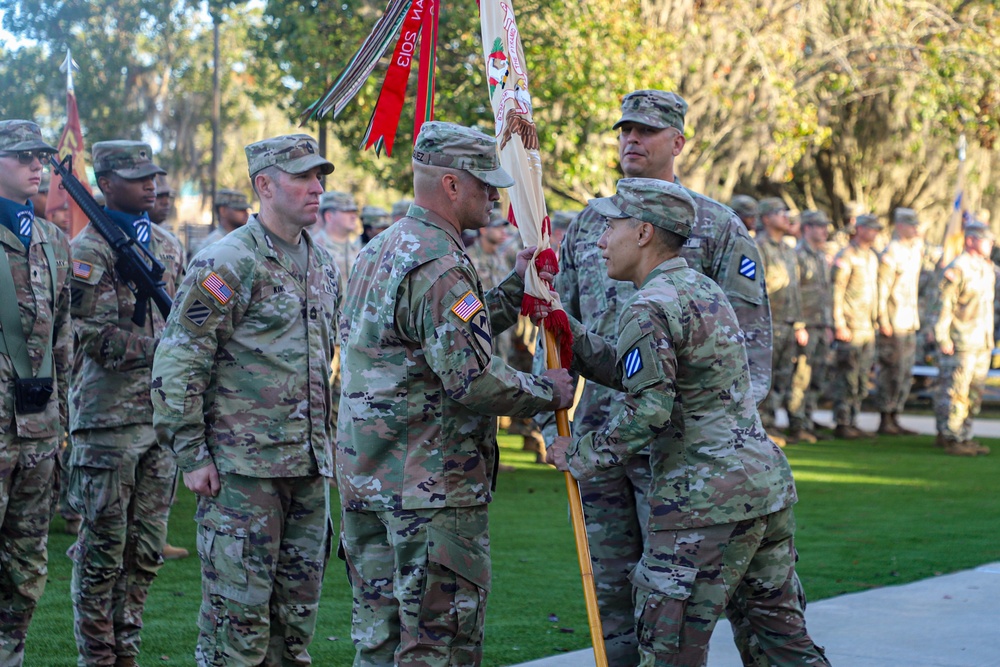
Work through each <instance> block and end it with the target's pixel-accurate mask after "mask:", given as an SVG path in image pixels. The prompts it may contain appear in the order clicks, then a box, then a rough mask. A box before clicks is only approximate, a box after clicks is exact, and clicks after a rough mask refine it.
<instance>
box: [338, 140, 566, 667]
mask: <svg viewBox="0 0 1000 667" xmlns="http://www.w3.org/2000/svg"><path fill="white" fill-rule="evenodd" d="M413 171H414V175H413V182H414V193H415V203H414V204H413V205H412V206H410V208H409V214H408V215H407V216H406V217H404V218H403V219H401V220H400V221H399V222H397V223H396V224H394V225H393V226H392V227H391V228H390V229H389V230H388V231H387V232H386V233H384V234H382V235H380V236H379V237H377V238H376V239H374V240H373V241H372V242H371V243H369V244H368V245H367V246H366V247H365V249H364V250H362V251H361V255H360V256H359V257H358V262H357V264H356V265H355V267H354V273H353V274H352V275H351V280H350V281H349V283H348V287H347V295H346V298H345V301H344V313H343V318H342V320H341V322H342V329H341V348H342V349H343V350H345V353H344V360H343V367H342V368H343V374H344V386H343V391H342V393H341V401H342V405H341V412H340V420H339V422H338V427H337V431H338V432H337V482H338V487H339V489H340V498H341V503H342V507H343V514H342V518H343V521H342V525H343V529H342V542H343V547H344V551H345V554H346V557H347V566H348V574H349V578H350V581H351V587H352V589H353V593H354V611H353V621H352V629H351V635H352V637H353V639H354V644H355V646H356V647H357V655H356V657H355V660H354V665H355V666H356V667H370V666H375V665H378V666H389V665H407V666H411V665H412V666H418V665H419V666H421V667H437V666H440V667H446V666H450V665H463V666H464V665H478V664H480V661H481V659H482V641H483V619H484V613H485V605H486V598H487V594H488V592H489V589H490V585H491V579H490V552H489V544H490V543H489V531H488V525H487V504H488V503H489V502H490V500H491V499H492V495H493V483H494V481H495V470H496V465H497V462H498V458H497V455H498V451H497V442H496V420H495V418H494V417H491V416H490V415H502V414H515V415H519V414H526V415H530V414H533V413H535V412H538V411H540V410H552V409H557V408H561V407H567V406H568V405H569V404H570V403H571V402H572V400H573V391H572V387H571V385H570V381H569V374H568V373H567V372H566V371H564V370H561V369H560V370H556V371H547V372H546V373H545V375H544V376H540V377H539V376H532V375H528V374H526V373H519V372H517V371H514V370H513V369H511V368H510V367H509V366H507V365H506V364H504V363H503V361H501V360H500V359H498V358H497V357H496V356H494V355H493V354H492V347H493V337H494V336H495V335H496V333H497V332H500V331H502V330H503V329H505V328H507V327H509V326H510V325H511V324H512V323H513V322H514V319H515V318H516V316H517V312H518V310H519V307H520V302H521V297H522V293H523V289H524V283H523V278H522V276H523V273H524V269H525V267H526V266H527V262H528V260H529V258H530V255H531V253H530V252H528V251H524V252H522V253H521V254H520V255H519V257H518V262H517V267H516V268H517V271H516V272H512V273H511V274H510V275H509V276H507V278H506V279H505V280H504V281H503V283H501V285H500V286H499V287H498V288H496V289H493V290H490V291H489V292H488V293H486V294H485V295H484V293H483V290H482V286H481V283H480V280H479V277H478V276H477V274H476V270H475V268H474V267H473V266H472V263H471V262H470V261H469V258H468V256H467V255H466V254H465V251H464V249H463V247H462V241H461V237H460V232H461V230H462V229H478V228H481V227H483V226H484V225H486V223H487V222H488V221H489V214H490V210H491V209H492V202H493V201H496V200H497V199H498V198H499V194H498V192H497V188H498V187H510V186H511V185H513V183H514V181H513V179H511V178H510V176H509V175H508V174H507V173H506V172H505V171H504V170H503V169H502V168H501V167H500V162H499V159H498V158H497V155H496V142H495V141H494V139H493V138H492V137H489V136H486V135H485V134H482V133H480V132H477V131H475V130H471V129H468V128H464V127H461V126H458V125H453V124H450V123H441V122H429V123H425V124H424V125H423V127H422V128H421V130H420V134H419V135H418V137H417V141H416V145H415V148H414V151H413ZM549 277H551V276H549Z"/></svg>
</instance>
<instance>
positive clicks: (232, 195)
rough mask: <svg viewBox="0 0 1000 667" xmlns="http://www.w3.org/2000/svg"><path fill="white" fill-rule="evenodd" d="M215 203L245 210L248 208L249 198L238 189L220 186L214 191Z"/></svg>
mask: <svg viewBox="0 0 1000 667" xmlns="http://www.w3.org/2000/svg"><path fill="white" fill-rule="evenodd" d="M215 205H216V206H225V207H227V208H231V209H238V210H243V211H245V210H246V209H248V208H250V200H249V199H248V198H247V196H246V195H245V194H244V193H242V192H240V191H239V190H230V189H229V188H222V189H221V190H219V191H218V192H216V193H215Z"/></svg>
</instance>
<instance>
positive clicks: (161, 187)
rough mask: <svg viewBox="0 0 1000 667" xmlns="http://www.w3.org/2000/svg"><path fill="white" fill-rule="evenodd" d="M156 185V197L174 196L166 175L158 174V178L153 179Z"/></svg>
mask: <svg viewBox="0 0 1000 667" xmlns="http://www.w3.org/2000/svg"><path fill="white" fill-rule="evenodd" d="M153 182H154V183H155V184H156V196H157V197H161V196H163V195H167V196H169V195H172V194H173V193H174V191H173V190H172V189H171V188H170V182H169V181H167V177H166V175H164V174H157V175H156V178H155V179H153Z"/></svg>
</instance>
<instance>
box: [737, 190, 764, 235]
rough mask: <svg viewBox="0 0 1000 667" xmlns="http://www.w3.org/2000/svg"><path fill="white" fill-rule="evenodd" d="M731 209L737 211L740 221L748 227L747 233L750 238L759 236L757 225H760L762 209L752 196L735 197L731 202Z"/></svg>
mask: <svg viewBox="0 0 1000 667" xmlns="http://www.w3.org/2000/svg"><path fill="white" fill-rule="evenodd" d="M729 208H731V209H733V210H734V211H736V215H738V216H740V220H742V221H743V224H744V225H746V228H747V233H749V234H750V236H754V235H756V234H757V225H758V224H759V223H760V209H759V207H758V205H757V200H756V199H754V198H753V197H751V196H750V195H734V196H733V199H732V201H730V202H729Z"/></svg>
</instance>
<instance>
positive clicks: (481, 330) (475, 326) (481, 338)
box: [469, 310, 493, 355]
mask: <svg viewBox="0 0 1000 667" xmlns="http://www.w3.org/2000/svg"><path fill="white" fill-rule="evenodd" d="M478 312H479V314H478V315H477V316H476V319H474V320H472V324H470V325H469V326H470V327H472V335H473V336H475V338H476V341H477V342H478V343H479V344H480V345H481V346H482V348H483V350H485V351H487V352H489V354H490V355H492V354H493V339H492V337H490V332H489V322H488V320H487V317H486V311H485V310H480V311H478Z"/></svg>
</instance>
